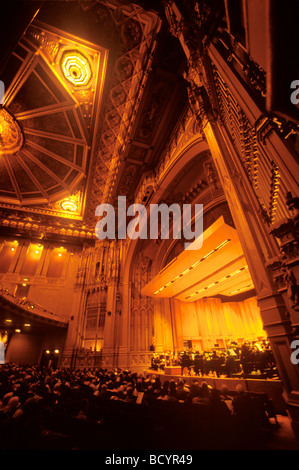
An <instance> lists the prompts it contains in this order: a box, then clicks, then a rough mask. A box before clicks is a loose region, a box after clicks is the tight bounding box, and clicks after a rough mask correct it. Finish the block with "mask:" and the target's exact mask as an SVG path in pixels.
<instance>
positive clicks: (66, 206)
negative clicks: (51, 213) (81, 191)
mask: <svg viewBox="0 0 299 470" xmlns="http://www.w3.org/2000/svg"><path fill="white" fill-rule="evenodd" d="M60 205H61V207H62V209H63V210H64V211H67V212H77V210H78V204H77V203H76V202H75V201H74V200H73V199H64V200H63V201H62V202H61V203H60Z"/></svg>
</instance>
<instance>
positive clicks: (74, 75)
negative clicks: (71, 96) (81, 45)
mask: <svg viewBox="0 0 299 470" xmlns="http://www.w3.org/2000/svg"><path fill="white" fill-rule="evenodd" d="M61 69H62V72H63V75H64V76H65V78H66V79H67V80H68V81H69V82H71V83H72V84H73V85H75V86H83V85H87V83H88V82H89V80H90V78H91V67H90V64H89V61H88V59H87V58H86V57H85V56H84V55H83V54H81V52H79V51H76V50H71V51H66V52H64V54H63V55H62V58H61Z"/></svg>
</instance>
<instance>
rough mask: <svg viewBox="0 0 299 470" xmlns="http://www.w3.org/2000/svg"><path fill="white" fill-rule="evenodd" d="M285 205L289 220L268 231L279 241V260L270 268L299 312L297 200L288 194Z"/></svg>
mask: <svg viewBox="0 0 299 470" xmlns="http://www.w3.org/2000/svg"><path fill="white" fill-rule="evenodd" d="M286 205H287V207H288V209H289V212H290V215H291V218H288V219H284V220H282V221H281V222H280V223H278V224H276V226H274V228H273V229H272V230H271V231H270V233H271V234H272V235H274V236H275V237H276V238H277V239H278V240H279V249H280V253H281V259H280V260H279V262H278V263H276V266H274V267H272V268H274V269H273V272H274V279H275V282H276V284H277V286H278V287H279V288H280V289H284V290H286V293H287V296H288V299H289V301H290V304H291V307H292V308H293V309H294V310H295V311H299V198H298V197H293V196H292V194H291V193H290V192H288V193H287V195H286Z"/></svg>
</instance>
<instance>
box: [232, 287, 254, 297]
mask: <svg viewBox="0 0 299 470" xmlns="http://www.w3.org/2000/svg"><path fill="white" fill-rule="evenodd" d="M249 287H254V285H253V284H249V285H248V286H245V287H242V288H241V289H236V290H234V291H233V292H230V294H229V295H233V294H237V293H238V292H242V291H244V290H247V289H249Z"/></svg>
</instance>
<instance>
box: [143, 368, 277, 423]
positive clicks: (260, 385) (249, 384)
mask: <svg viewBox="0 0 299 470" xmlns="http://www.w3.org/2000/svg"><path fill="white" fill-rule="evenodd" d="M174 372H176V371H171V374H170V373H165V372H164V371H161V370H157V371H156V370H153V369H147V370H146V371H144V374H145V375H150V376H151V377H152V376H153V375H155V376H157V375H159V377H160V380H161V382H162V383H164V382H165V380H169V381H170V380H175V381H176V382H177V381H178V380H179V379H180V378H182V379H184V381H185V383H186V384H187V385H191V384H192V383H193V382H194V380H197V381H198V382H199V383H201V382H203V381H205V382H206V383H207V384H208V385H210V386H211V387H212V388H217V389H221V387H222V386H223V385H225V386H226V387H227V389H228V390H229V391H233V392H234V391H235V390H236V387H237V385H239V384H241V385H242V386H243V388H244V390H245V391H248V392H253V393H266V394H267V396H268V397H269V398H271V399H272V400H273V405H274V408H275V411H276V413H278V414H282V415H284V414H286V406H285V402H284V399H283V397H282V392H283V387H282V382H281V380H276V379H261V378H256V379H255V378H250V379H249V378H246V379H245V378H227V377H219V378H218V377H212V376H211V375H205V376H198V375H181V374H175V373H174Z"/></svg>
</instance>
